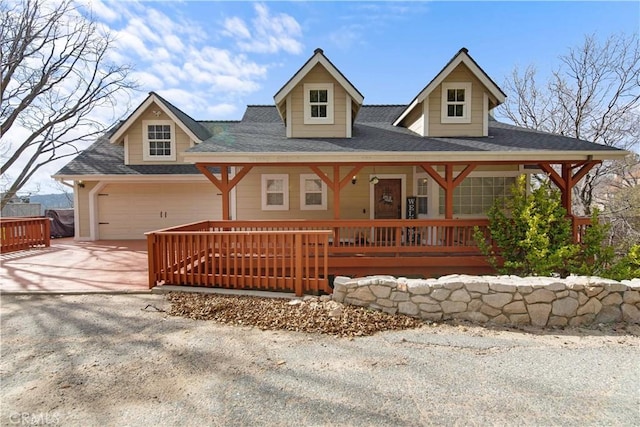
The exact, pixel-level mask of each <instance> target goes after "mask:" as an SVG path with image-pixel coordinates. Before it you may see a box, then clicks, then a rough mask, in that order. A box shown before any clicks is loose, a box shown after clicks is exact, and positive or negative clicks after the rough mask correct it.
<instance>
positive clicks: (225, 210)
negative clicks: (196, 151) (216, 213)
mask: <svg viewBox="0 0 640 427" xmlns="http://www.w3.org/2000/svg"><path fill="white" fill-rule="evenodd" d="M209 166H215V165H211V164H209V163H196V168H198V170H199V171H200V172H201V173H202V174H203V175H204V176H206V177H207V179H209V181H211V182H212V183H213V185H215V186H216V187H217V188H218V190H220V192H221V193H222V219H223V220H225V221H227V220H229V219H231V206H230V201H229V196H230V194H231V190H232V189H233V188H234V187H235V186H236V185H237V184H238V183H239V182H240V180H242V178H244V177H245V175H247V174H248V173H249V171H250V170H251V169H252V166H251V165H240V167H241V169H240V170H239V171H236V175H235V176H234V177H233V179H232V180H231V181H229V165H218V166H219V167H220V176H221V178H222V179H218V178H217V177H216V176H215V175H214V174H213V173H212V172H211V171H210V170H209Z"/></svg>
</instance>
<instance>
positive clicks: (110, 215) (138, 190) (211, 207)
mask: <svg viewBox="0 0 640 427" xmlns="http://www.w3.org/2000/svg"><path fill="white" fill-rule="evenodd" d="M100 193H101V194H102V195H100V196H98V221H99V233H100V237H99V238H100V239H105V240H107V239H117V240H128V239H144V238H145V236H144V233H146V232H148V231H153V230H158V229H162V228H167V227H172V226H176V225H181V224H187V223H190V222H196V221H202V220H210V219H220V218H221V217H222V214H221V212H222V209H221V205H222V202H221V197H220V195H218V194H217V189H216V187H215V186H213V185H212V184H210V183H198V184H175V183H165V184H109V185H106V186H105V188H104V189H103V190H102V191H101V192H100Z"/></svg>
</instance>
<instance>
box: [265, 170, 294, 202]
mask: <svg viewBox="0 0 640 427" xmlns="http://www.w3.org/2000/svg"><path fill="white" fill-rule="evenodd" d="M270 179H281V180H282V181H283V182H282V194H283V197H282V205H268V204H267V194H268V193H267V181H268V180H270ZM260 196H261V197H260V198H261V208H262V210H263V211H288V210H289V175H288V174H282V173H280V174H262V175H261V188H260Z"/></svg>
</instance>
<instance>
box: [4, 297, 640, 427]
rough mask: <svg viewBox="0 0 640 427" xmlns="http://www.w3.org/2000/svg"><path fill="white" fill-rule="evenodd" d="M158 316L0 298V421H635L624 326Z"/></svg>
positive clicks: (120, 304) (108, 305)
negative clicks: (373, 329) (363, 328)
mask: <svg viewBox="0 0 640 427" xmlns="http://www.w3.org/2000/svg"><path fill="white" fill-rule="evenodd" d="M170 306H171V303H170V302H169V301H168V299H167V297H165V296H163V295H148V294H146V295H76V296H71V295H70V296H2V301H1V309H2V310H1V319H0V320H1V334H2V335H1V340H2V341H1V347H0V350H1V360H0V375H1V380H2V381H1V384H0V392H1V395H0V397H1V402H0V403H1V406H0V408H1V413H0V424H1V425H20V424H22V425H44V424H49V425H65V426H67V425H70V426H75V425H78V426H89V425H102V426H124V425H131V426H137V425H163V426H174V425H176V426H178V425H179V426H192V425H219V426H234V425H238V426H245V425H251V426H260V425H278V426H299V425H314V426H317V425H332V426H335V425H337V426H350V425H354V426H356V425H357V426H360V425H362V426H364V425H367V426H368V425H385V426H386V425H399V426H404V425H407V426H409V425H411V426H415V425H487V424H488V425H563V426H567V425H568V426H571V425H575V426H585V425H616V426H627V425H628V426H637V425H640V336H639V335H640V327H638V326H629V327H621V326H618V327H616V326H607V327H600V328H595V329H580V328H575V329H566V330H554V331H542V330H536V329H527V330H511V329H508V328H502V329H492V328H483V327H478V326H471V325H466V324H430V325H423V326H420V327H417V328H413V329H405V330H400V331H386V332H380V333H376V334H374V335H372V336H365V337H356V338H353V337H346V338H345V337H339V336H334V335H327V334H321V333H304V332H291V331H284V330H263V327H260V326H257V327H254V326H237V325H227V324H221V323H219V322H215V321H205V320H194V319H191V318H187V317H179V316H172V315H169V314H168V311H169V310H170V309H171V307H170ZM162 310H164V311H162Z"/></svg>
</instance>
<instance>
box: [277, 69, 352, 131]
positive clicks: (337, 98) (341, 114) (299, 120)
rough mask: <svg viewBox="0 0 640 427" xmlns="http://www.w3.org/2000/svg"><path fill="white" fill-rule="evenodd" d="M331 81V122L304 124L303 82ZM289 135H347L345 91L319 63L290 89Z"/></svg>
mask: <svg viewBox="0 0 640 427" xmlns="http://www.w3.org/2000/svg"><path fill="white" fill-rule="evenodd" d="M305 83H333V104H334V105H333V124H314V125H306V124H304V89H303V88H304V84H305ZM291 104H292V105H290V106H288V107H287V108H290V109H291V123H287V125H288V126H291V136H292V137H293V138H313V137H316V138H345V137H346V136H347V92H346V91H345V90H344V88H343V87H342V86H340V84H339V83H338V81H337V80H336V79H334V78H333V77H332V76H331V74H329V72H328V71H327V70H326V69H325V68H324V67H323V66H322V65H320V64H317V65H316V66H315V67H313V68H312V69H311V71H309V73H308V74H307V75H306V76H305V77H304V79H303V80H302V81H301V82H300V83H299V84H298V85H297V86H296V87H295V88H293V90H292V91H291Z"/></svg>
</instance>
